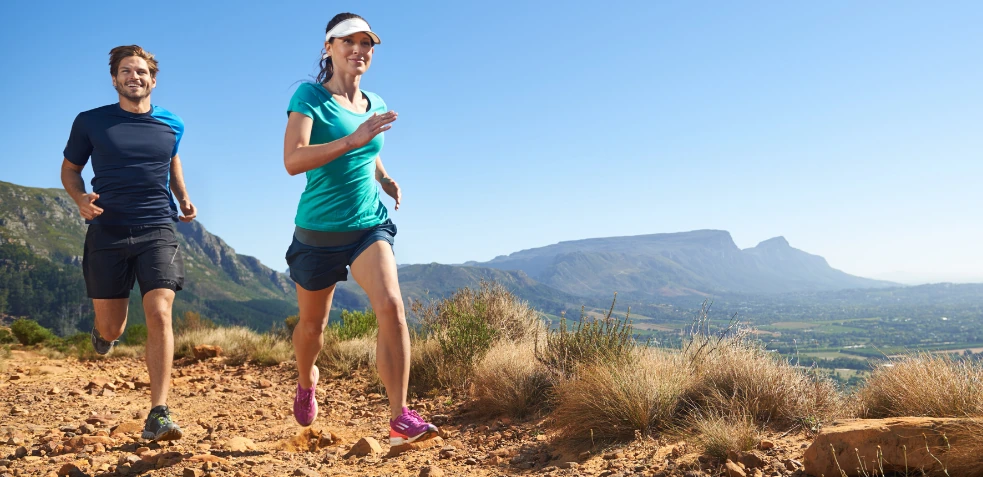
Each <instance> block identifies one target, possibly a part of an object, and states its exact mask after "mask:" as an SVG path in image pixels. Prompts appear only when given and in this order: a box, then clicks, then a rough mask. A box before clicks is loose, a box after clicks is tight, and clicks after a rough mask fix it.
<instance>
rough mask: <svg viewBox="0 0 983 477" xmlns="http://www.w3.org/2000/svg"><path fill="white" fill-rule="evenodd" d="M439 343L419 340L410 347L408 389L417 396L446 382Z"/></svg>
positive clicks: (423, 339)
mask: <svg viewBox="0 0 983 477" xmlns="http://www.w3.org/2000/svg"><path fill="white" fill-rule="evenodd" d="M443 364H444V359H443V355H442V353H441V350H440V343H438V342H437V340H435V339H428V338H421V339H417V340H414V341H413V344H412V346H411V347H410V388H411V389H412V390H413V391H414V392H416V393H417V394H421V395H423V394H427V393H429V392H430V391H433V390H436V389H438V388H440V387H441V382H442V381H447V380H448V378H447V377H446V376H445V375H446V374H447V372H448V370H447V368H446V367H445V366H444V365H443Z"/></svg>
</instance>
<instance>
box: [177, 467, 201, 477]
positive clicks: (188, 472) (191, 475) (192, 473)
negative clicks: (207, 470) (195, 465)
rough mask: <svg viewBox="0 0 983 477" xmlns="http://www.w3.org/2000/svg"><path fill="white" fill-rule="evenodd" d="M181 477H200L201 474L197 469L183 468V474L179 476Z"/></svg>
mask: <svg viewBox="0 0 983 477" xmlns="http://www.w3.org/2000/svg"><path fill="white" fill-rule="evenodd" d="M181 475H182V477H201V476H202V475H203V474H202V472H201V471H200V470H198V469H192V468H190V467H185V469H184V473H183V474H181Z"/></svg>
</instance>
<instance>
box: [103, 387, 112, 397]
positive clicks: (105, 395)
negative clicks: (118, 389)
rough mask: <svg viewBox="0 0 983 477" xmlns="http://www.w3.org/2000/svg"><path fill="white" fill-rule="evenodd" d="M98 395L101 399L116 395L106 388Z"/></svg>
mask: <svg viewBox="0 0 983 477" xmlns="http://www.w3.org/2000/svg"><path fill="white" fill-rule="evenodd" d="M99 395H100V396H102V397H112V396H115V395H116V393H115V392H114V391H113V390H112V389H109V388H106V389H103V390H102V392H100V393H99Z"/></svg>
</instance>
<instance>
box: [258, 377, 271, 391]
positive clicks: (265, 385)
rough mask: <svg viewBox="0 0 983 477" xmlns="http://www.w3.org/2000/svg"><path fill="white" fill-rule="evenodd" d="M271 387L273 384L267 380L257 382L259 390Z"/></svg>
mask: <svg viewBox="0 0 983 477" xmlns="http://www.w3.org/2000/svg"><path fill="white" fill-rule="evenodd" d="M272 387H273V382H272V381H270V380H269V379H260V380H259V388H260V389H268V388H272Z"/></svg>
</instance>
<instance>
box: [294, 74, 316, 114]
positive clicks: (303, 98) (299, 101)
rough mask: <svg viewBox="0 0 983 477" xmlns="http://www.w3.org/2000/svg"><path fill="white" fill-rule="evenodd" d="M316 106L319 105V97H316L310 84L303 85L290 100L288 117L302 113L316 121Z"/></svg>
mask: <svg viewBox="0 0 983 477" xmlns="http://www.w3.org/2000/svg"><path fill="white" fill-rule="evenodd" d="M315 104H317V97H316V96H315V95H314V91H313V90H312V85H311V84H310V83H302V84H301V85H300V86H299V87H297V91H294V95H293V96H292V97H291V98H290V105H289V106H287V116H289V115H290V113H300V114H303V115H304V116H307V117H309V118H311V119H314V105H315Z"/></svg>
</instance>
